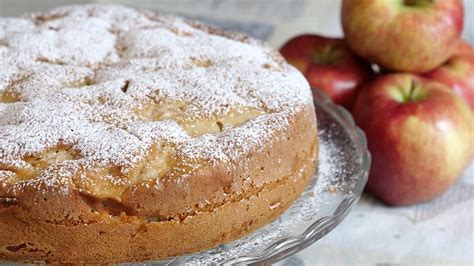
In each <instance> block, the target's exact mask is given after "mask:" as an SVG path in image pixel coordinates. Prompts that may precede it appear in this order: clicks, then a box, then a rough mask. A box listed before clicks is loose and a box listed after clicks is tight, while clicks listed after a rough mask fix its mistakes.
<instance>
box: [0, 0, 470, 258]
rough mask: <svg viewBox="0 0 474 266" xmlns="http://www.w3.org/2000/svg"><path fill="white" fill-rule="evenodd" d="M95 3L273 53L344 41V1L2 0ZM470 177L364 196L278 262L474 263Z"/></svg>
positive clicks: (3, 6) (6, 4) (6, 0)
mask: <svg viewBox="0 0 474 266" xmlns="http://www.w3.org/2000/svg"><path fill="white" fill-rule="evenodd" d="M392 1H398V0H392ZM441 1H443V0H441ZM90 2H95V3H114V4H125V5H129V6H132V7H137V8H146V9H151V10H154V11H159V12H164V13H174V14H179V15H183V16H187V17H191V18H195V19H198V20H201V21H203V22H206V23H210V24H214V25H217V26H218V27H220V28H223V29H226V30H237V31H243V32H246V33H247V34H250V35H252V36H253V37H256V38H259V39H262V40H266V41H268V42H269V43H270V44H271V45H272V46H274V47H275V48H278V47H280V46H281V45H282V44H283V43H284V42H285V41H286V40H288V39H289V38H291V37H293V36H296V35H298V34H301V33H317V34H322V35H327V36H342V30H341V26H340V17H339V15H340V14H339V13H340V4H341V0H200V1H195V0H181V1H177V0H140V1H132V0H115V1H109V0H95V1H86V0H77V1H66V0H0V16H18V15H21V14H24V13H28V12H34V11H45V10H49V9H52V8H54V7H57V6H61V5H66V4H73V3H77V4H80V3H90ZM464 2H465V20H464V21H465V25H464V32H463V38H464V39H466V40H467V41H468V42H470V43H471V45H472V44H474V0H465V1H464ZM473 173H474V166H473V165H471V169H470V170H468V171H467V173H466V174H465V176H464V178H462V179H461V182H459V184H457V185H456V186H455V187H453V188H452V189H451V190H450V191H448V192H447V193H446V194H444V195H443V196H442V197H440V198H438V199H436V200H434V201H432V202H430V203H424V204H418V205H414V206H409V207H402V208H396V209H393V208H389V207H387V206H385V205H382V204H380V203H379V202H378V201H376V200H375V199H373V198H372V197H370V196H367V195H364V196H363V198H362V200H361V202H360V204H359V205H358V206H357V207H356V208H355V210H353V211H352V212H351V213H350V214H349V216H348V217H347V219H345V220H344V221H343V223H342V224H341V225H340V226H338V228H336V230H334V231H333V232H331V233H330V234H329V235H327V236H326V237H324V238H323V239H321V240H320V241H318V242H317V243H315V244H314V245H312V246H310V247H309V248H307V249H305V250H304V251H302V252H300V253H298V254H296V255H294V256H292V257H290V258H286V259H285V260H283V261H282V262H280V263H279V265H285V266H302V265H315V264H323V265H334V264H357V265H400V264H402V265H405V264H424V265H433V264H443V265H454V264H456V265H461V264H462V265H473V263H474V229H473V228H474V214H473V210H474V176H473V175H474V174H473Z"/></svg>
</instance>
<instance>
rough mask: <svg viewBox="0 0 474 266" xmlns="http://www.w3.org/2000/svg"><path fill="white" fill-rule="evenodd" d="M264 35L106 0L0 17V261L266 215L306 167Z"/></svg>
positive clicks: (173, 246) (212, 241) (101, 250)
mask: <svg viewBox="0 0 474 266" xmlns="http://www.w3.org/2000/svg"><path fill="white" fill-rule="evenodd" d="M317 152H318V140H317V129H316V116H315V112H314V106H313V103H312V96H311V92H310V88H309V85H308V83H307V82H306V80H305V79H304V77H303V76H302V75H301V74H300V73H299V72H298V71H297V70H295V69H294V68H293V67H291V66H290V65H288V64H287V63H286V62H285V60H284V59H283V58H282V57H281V56H280V55H279V54H278V53H277V52H276V51H275V50H273V49H271V48H270V47H269V46H267V45H266V44H264V43H262V42H260V41H257V40H254V39H252V38H249V37H247V36H245V35H242V34H237V33H228V32H222V31H220V30H218V29H216V28H213V27H210V26H207V25H204V24H201V23H198V22H195V21H190V20H187V19H184V18H179V17H174V16H169V15H160V14H155V13H153V12H150V11H138V10H134V9H130V8H126V7H122V6H107V5H84V6H67V7H61V8H58V9H55V10H52V11H49V12H47V13H41V14H39V13H36V14H29V15H26V16H23V17H20V18H0V235H1V237H0V261H9V262H47V263H114V262H133V261H146V260H155V259H160V258H166V257H170V256H177V255H180V254H184V253H190V252H196V251H200V250H204V249H207V248H211V247H214V246H216V245H218V244H221V243H224V242H228V241H231V240H234V239H237V238H239V237H241V236H243V235H245V234H247V233H248V232H250V231H252V230H254V229H256V228H258V227H261V226H263V225H265V224H267V223H270V222H271V221H273V220H274V219H275V218H277V217H278V215H280V214H281V213H282V212H283V211H284V210H285V209H286V208H287V207H289V205H290V204H291V203H292V202H293V201H294V200H295V199H296V198H297V197H298V196H299V194H300V193H301V192H302V191H303V190H304V187H305V186H306V185H307V184H308V181H309V180H310V178H311V176H312V174H313V173H314V171H315V168H316V160H317Z"/></svg>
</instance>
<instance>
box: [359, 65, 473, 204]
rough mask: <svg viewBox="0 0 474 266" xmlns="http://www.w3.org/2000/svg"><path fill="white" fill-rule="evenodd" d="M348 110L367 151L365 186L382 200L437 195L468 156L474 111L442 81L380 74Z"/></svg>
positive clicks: (402, 201)
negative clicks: (362, 134)
mask: <svg viewBox="0 0 474 266" xmlns="http://www.w3.org/2000/svg"><path fill="white" fill-rule="evenodd" d="M352 113H353V116H354V119H355V121H356V124H357V125H358V126H359V127H360V128H361V129H362V130H364V132H365V134H366V136H367V142H368V147H369V150H370V152H371V154H372V166H371V169H370V174H369V181H368V183H367V190H368V191H369V192H371V193H372V194H374V195H375V196H376V197H378V198H379V199H381V200H382V201H383V202H385V203H387V204H390V205H408V204H414V203H418V202H422V201H427V200H430V199H432V198H434V197H436V196H438V195H440V194H441V193H442V192H444V191H445V190H446V189H448V188H449V187H450V186H451V185H452V184H453V183H455V182H456V180H457V178H458V177H459V176H460V175H461V174H462V172H463V170H464V169H465V167H466V166H467V165H468V164H469V163H470V161H471V159H472V157H473V154H474V114H473V112H471V110H470V108H469V106H468V105H467V104H466V102H465V101H464V100H463V99H462V98H461V97H459V96H458V95H456V94H455V93H453V92H452V90H450V89H449V88H448V87H447V86H446V85H444V84H442V83H439V82H435V81H431V80H428V79H425V78H422V77H419V76H417V75H412V74H389V75H385V76H381V77H379V78H377V79H376V80H374V81H373V82H371V83H370V84H368V85H367V86H365V87H364V88H363V89H362V90H361V92H360V93H359V95H358V97H357V100H356V102H355V105H354V108H353V110H352Z"/></svg>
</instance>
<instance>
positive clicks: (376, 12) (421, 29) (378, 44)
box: [341, 0, 464, 73]
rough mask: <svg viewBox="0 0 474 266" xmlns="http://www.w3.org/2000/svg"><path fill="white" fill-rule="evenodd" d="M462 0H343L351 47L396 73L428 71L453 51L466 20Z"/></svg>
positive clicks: (342, 16)
mask: <svg viewBox="0 0 474 266" xmlns="http://www.w3.org/2000/svg"><path fill="white" fill-rule="evenodd" d="M463 11H464V8H463V3H462V0H343V2H342V13H341V19H342V26H343V30H344V34H345V38H346V42H347V45H348V46H349V48H351V49H352V50H353V51H354V52H355V53H356V54H358V55H359V56H361V57H363V58H365V59H367V60H369V61H371V62H374V63H376V64H378V65H379V66H381V67H382V68H385V69H388V70H392V71H403V72H414V73H424V72H428V71H430V70H433V69H434V68H436V67H438V66H439V65H441V64H442V63H443V62H445V61H446V60H447V59H448V58H449V57H450V56H451V55H452V52H453V50H454V48H455V46H456V44H457V41H458V39H459V36H460V34H461V31H462V27H463V21H464V12H463Z"/></svg>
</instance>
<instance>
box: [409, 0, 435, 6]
mask: <svg viewBox="0 0 474 266" xmlns="http://www.w3.org/2000/svg"><path fill="white" fill-rule="evenodd" d="M433 2H434V0H404V1H403V3H404V4H405V5H407V6H420V5H424V4H433Z"/></svg>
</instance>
